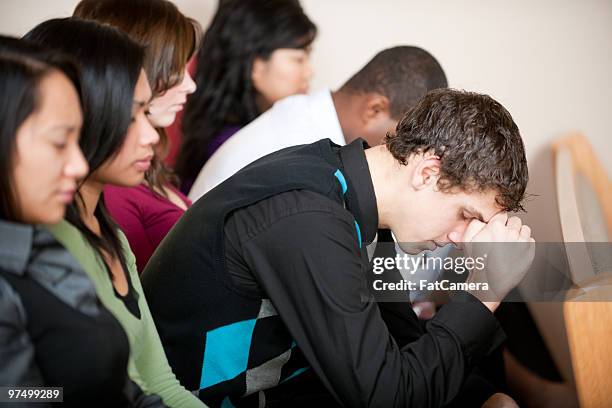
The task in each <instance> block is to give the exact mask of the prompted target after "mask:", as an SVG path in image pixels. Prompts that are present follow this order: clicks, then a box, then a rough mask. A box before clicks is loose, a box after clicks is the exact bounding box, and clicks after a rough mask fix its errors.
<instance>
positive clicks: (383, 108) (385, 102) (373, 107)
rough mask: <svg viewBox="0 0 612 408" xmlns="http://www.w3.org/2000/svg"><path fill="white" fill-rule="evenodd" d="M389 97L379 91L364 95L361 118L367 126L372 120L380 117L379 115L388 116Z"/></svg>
mask: <svg viewBox="0 0 612 408" xmlns="http://www.w3.org/2000/svg"><path fill="white" fill-rule="evenodd" d="M390 105H391V104H390V102H389V98H387V97H386V96H384V95H381V94H379V93H369V94H367V95H366V97H365V103H364V109H363V111H362V115H361V119H362V120H363V122H364V124H365V125H366V126H367V124H368V123H369V122H371V121H372V120H377V119H380V118H381V117H385V118H388V117H389V116H390V108H391V106H390Z"/></svg>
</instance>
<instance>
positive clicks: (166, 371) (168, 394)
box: [124, 243, 206, 408]
mask: <svg viewBox="0 0 612 408" xmlns="http://www.w3.org/2000/svg"><path fill="white" fill-rule="evenodd" d="M124 244H125V243H124ZM126 262H127V268H128V271H129V274H130V279H131V280H132V285H133V287H134V290H135V291H136V292H137V293H138V297H139V299H138V306H139V308H140V314H141V319H142V324H143V325H144V328H143V330H142V338H140V339H138V344H139V347H140V348H141V350H140V351H139V353H138V356H137V358H136V360H135V365H136V369H137V371H138V374H139V376H140V379H141V381H143V383H144V384H146V391H148V392H150V393H152V394H157V395H159V396H160V397H161V398H162V400H163V401H164V403H165V404H166V405H167V406H169V407H181V408H183V407H185V408H190V407H198V408H202V407H205V406H206V405H204V403H203V402H202V401H200V399H199V398H197V397H196V396H195V395H194V394H192V393H191V392H189V391H188V390H186V389H185V388H184V387H183V386H182V385H181V384H180V383H179V381H178V380H177V378H176V376H175V375H174V373H173V372H172V368H170V365H169V364H168V359H167V358H166V354H165V352H164V349H163V347H162V344H161V340H160V338H159V334H158V333H157V329H156V328H155V323H154V322H153V317H152V316H151V311H150V310H149V306H148V304H147V301H146V299H145V296H144V292H143V290H142V284H141V283H140V279H139V277H138V273H137V272H136V263H135V259H134V256H133V254H132V253H130V252H129V251H126Z"/></svg>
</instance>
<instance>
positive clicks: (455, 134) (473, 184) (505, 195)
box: [385, 89, 529, 211]
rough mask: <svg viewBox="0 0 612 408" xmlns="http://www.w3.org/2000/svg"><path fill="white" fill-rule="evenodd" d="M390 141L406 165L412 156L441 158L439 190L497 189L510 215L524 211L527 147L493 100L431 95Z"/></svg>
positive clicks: (458, 94)
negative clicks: (422, 155)
mask: <svg viewBox="0 0 612 408" xmlns="http://www.w3.org/2000/svg"><path fill="white" fill-rule="evenodd" d="M385 141H386V145H387V149H388V150H389V151H390V152H391V154H392V155H393V157H395V159H397V160H398V161H399V162H400V163H401V164H407V163H408V160H409V158H410V156H412V155H413V154H419V153H426V152H432V153H434V154H435V155H436V156H438V157H439V158H440V163H441V165H440V172H441V175H440V179H439V180H438V187H439V188H440V190H446V191H448V190H451V189H454V188H458V189H459V190H460V191H481V192H482V191H488V190H493V191H496V192H497V197H496V202H497V204H498V205H499V206H500V207H502V208H503V209H504V210H505V211H519V210H523V207H522V205H521V201H522V200H523V198H524V195H525V189H526V187H527V181H528V180H529V173H528V170H527V159H526V158H525V146H524V145H523V140H522V139H521V135H520V132H519V129H518V127H517V126H516V123H514V120H513V119H512V116H511V115H510V113H509V112H508V111H507V110H506V109H505V108H504V107H503V106H502V105H501V104H500V103H499V102H497V101H495V100H494V99H493V98H491V97H490V96H488V95H482V94H478V93H474V92H466V91H458V90H454V89H437V90H434V91H431V92H429V93H428V94H427V95H426V96H425V97H423V98H422V99H421V100H420V101H419V103H418V104H417V105H416V106H415V107H414V108H413V109H412V110H411V111H409V112H408V113H407V114H406V115H405V116H404V117H403V118H402V120H401V121H400V122H399V123H398V125H397V129H396V133H395V135H391V134H390V135H387V137H386V140H385Z"/></svg>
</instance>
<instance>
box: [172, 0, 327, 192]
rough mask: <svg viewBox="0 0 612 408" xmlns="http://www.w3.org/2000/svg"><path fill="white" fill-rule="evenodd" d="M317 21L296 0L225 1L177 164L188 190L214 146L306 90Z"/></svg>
mask: <svg viewBox="0 0 612 408" xmlns="http://www.w3.org/2000/svg"><path fill="white" fill-rule="evenodd" d="M316 32H317V30H316V27H315V25H314V24H313V23H312V22H311V21H310V20H309V19H308V17H307V16H306V15H305V14H304V12H303V11H302V8H301V6H300V4H299V2H298V1H296V0H226V1H223V2H222V4H220V5H219V8H218V9H217V13H216V14H215V17H214V18H213V21H212V23H211V25H210V27H209V28H208V30H207V31H206V34H205V35H204V39H203V43H202V47H201V50H200V51H199V52H198V65H197V72H196V76H195V79H196V83H197V84H198V89H197V91H196V92H195V93H194V94H193V95H192V96H191V98H189V100H188V102H187V106H186V107H185V116H184V118H183V141H182V144H181V148H180V152H179V155H178V158H177V160H176V164H175V170H176V173H177V175H178V176H179V178H180V179H181V191H183V192H184V193H188V192H189V189H190V188H191V185H192V184H193V181H194V180H195V178H196V177H197V175H198V173H199V172H200V169H201V168H202V167H203V166H204V164H205V163H206V161H207V160H208V159H209V158H210V157H211V156H212V154H213V153H214V152H215V150H216V149H217V148H218V147H219V146H221V145H222V144H223V142H225V141H226V140H227V139H228V138H230V137H231V135H233V134H234V133H235V132H236V131H238V129H240V128H241V127H242V126H245V125H246V124H248V123H249V122H251V121H252V120H253V119H255V118H256V117H257V116H259V114H261V113H262V112H264V111H266V110H267V109H268V108H269V107H271V106H272V104H274V102H276V101H277V100H279V99H282V98H284V97H287V96H290V95H293V94H297V93H306V92H307V91H308V83H309V81H310V78H311V76H312V70H311V67H310V62H309V54H310V45H311V44H312V42H313V41H314V39H315V36H316Z"/></svg>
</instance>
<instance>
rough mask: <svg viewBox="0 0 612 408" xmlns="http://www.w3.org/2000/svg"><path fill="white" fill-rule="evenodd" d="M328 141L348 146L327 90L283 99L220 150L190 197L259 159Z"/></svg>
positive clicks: (208, 163)
mask: <svg viewBox="0 0 612 408" xmlns="http://www.w3.org/2000/svg"><path fill="white" fill-rule="evenodd" d="M326 138H329V139H331V141H332V142H334V143H336V144H338V145H344V144H346V141H345V140H344V135H343V134H342V128H341V127H340V121H339V120H338V115H337V113H336V108H335V106H334V102H333V100H332V97H331V92H330V91H329V90H328V89H325V90H322V91H318V92H315V93H312V94H309V95H293V96H289V97H287V98H285V99H282V100H280V101H278V102H276V103H275V104H274V106H272V107H271V108H270V109H268V110H267V111H266V112H264V113H263V114H261V115H260V116H259V117H258V118H257V119H255V120H254V121H253V122H251V123H249V124H248V125H247V126H245V127H243V128H242V129H240V130H239V131H238V132H236V133H235V134H234V135H233V136H231V137H230V138H229V139H228V140H227V141H226V142H225V143H223V144H222V145H221V147H219V149H217V151H216V152H215V153H214V154H213V155H212V157H211V158H210V159H209V160H208V161H207V162H206V164H205V165H204V167H203V168H202V170H201V171H200V174H198V177H197V178H196V180H195V182H194V183H193V186H192V187H191V191H189V198H190V199H191V200H192V201H196V200H197V199H198V198H200V197H201V196H203V195H204V194H206V193H207V192H208V191H209V190H211V189H213V188H214V187H216V186H217V185H218V184H221V183H222V182H223V181H225V180H226V179H228V178H229V177H230V176H232V175H233V174H234V173H236V172H237V171H238V170H240V169H241V168H243V167H244V166H246V165H247V164H249V163H251V162H253V161H255V160H257V159H259V158H260V157H263V156H265V155H267V154H270V153H272V152H275V151H277V150H280V149H284V148H286V147H290V146H296V145H300V144H308V143H314V142H316V141H317V140H320V139H326Z"/></svg>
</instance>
